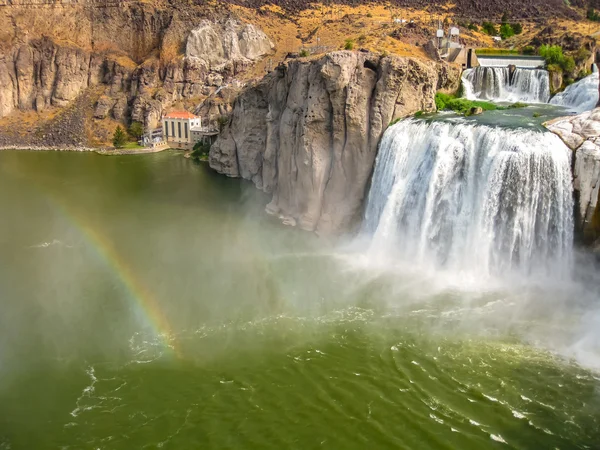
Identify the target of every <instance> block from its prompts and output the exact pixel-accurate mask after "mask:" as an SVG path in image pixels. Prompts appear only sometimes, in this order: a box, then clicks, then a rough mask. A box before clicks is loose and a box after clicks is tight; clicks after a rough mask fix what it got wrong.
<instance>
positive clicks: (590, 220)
mask: <svg viewBox="0 0 600 450" xmlns="http://www.w3.org/2000/svg"><path fill="white" fill-rule="evenodd" d="M546 126H547V128H548V129H549V130H550V131H552V132H553V133H555V134H557V135H558V136H560V138H561V139H562V140H563V141H564V142H565V144H567V146H568V147H569V148H570V149H571V150H573V152H574V160H573V181H574V189H575V197H576V200H577V210H576V211H575V213H576V214H575V215H576V221H577V224H578V230H577V231H579V233H580V235H581V237H582V239H583V241H584V242H585V243H586V244H592V243H594V242H595V241H597V242H598V243H599V244H600V196H599V192H600V108H596V109H595V110H593V111H588V112H584V113H582V114H579V115H577V116H572V117H564V118H559V119H554V120H552V121H550V122H548V123H547V124H546Z"/></svg>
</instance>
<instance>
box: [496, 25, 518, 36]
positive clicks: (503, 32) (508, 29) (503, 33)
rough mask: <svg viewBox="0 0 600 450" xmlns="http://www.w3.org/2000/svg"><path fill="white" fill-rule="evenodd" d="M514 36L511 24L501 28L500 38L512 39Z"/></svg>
mask: <svg viewBox="0 0 600 450" xmlns="http://www.w3.org/2000/svg"><path fill="white" fill-rule="evenodd" d="M514 35H515V32H514V31H513V29H512V27H511V26H510V25H509V24H507V23H504V24H502V25H501V26H500V36H501V37H502V39H508V38H509V37H512V36H514Z"/></svg>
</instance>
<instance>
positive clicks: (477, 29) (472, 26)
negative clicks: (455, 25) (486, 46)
mask: <svg viewBox="0 0 600 450" xmlns="http://www.w3.org/2000/svg"><path fill="white" fill-rule="evenodd" d="M467 28H468V29H469V30H471V31H479V27H478V26H477V25H475V24H474V23H473V22H471V23H470V24H469V26H468V27H467Z"/></svg>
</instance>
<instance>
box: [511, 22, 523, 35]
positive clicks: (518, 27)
mask: <svg viewBox="0 0 600 450" xmlns="http://www.w3.org/2000/svg"><path fill="white" fill-rule="evenodd" d="M511 27H512V29H513V31H514V32H515V34H521V33H522V32H523V25H521V24H520V23H513V24H512V25H511Z"/></svg>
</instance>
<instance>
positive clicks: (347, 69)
mask: <svg viewBox="0 0 600 450" xmlns="http://www.w3.org/2000/svg"><path fill="white" fill-rule="evenodd" d="M459 80H460V73H459V70H458V69H456V68H454V67H451V66H447V65H443V64H438V63H434V62H429V61H423V60H418V59H411V58H402V57H393V56H386V57H382V56H380V55H376V54H373V53H368V52H347V51H340V52H334V53H330V54H327V55H325V56H323V57H321V58H318V59H312V60H308V59H296V60H289V61H287V62H286V63H284V64H281V65H280V66H279V67H277V69H276V70H274V71H273V72H272V73H271V74H269V75H268V76H266V77H265V78H264V79H263V80H261V81H260V82H258V83H257V84H256V85H254V86H252V87H250V88H248V89H246V90H245V91H244V92H243V93H242V94H241V95H240V96H239V97H238V98H237V100H236V102H235V104H234V109H233V114H232V117H231V120H230V123H229V124H228V126H227V127H226V128H225V130H224V131H223V132H222V133H221V135H220V137H219V139H218V140H217V142H216V143H215V144H214V145H213V146H212V148H211V151H210V166H211V167H212V168H213V169H215V170H216V171H218V172H220V173H222V174H225V175H228V176H231V177H242V178H245V179H247V180H251V181H252V182H253V183H254V184H255V185H256V187H257V188H259V189H262V190H264V191H265V192H268V193H271V194H272V196H273V197H272V201H271V203H269V205H268V206H267V211H268V212H269V213H271V214H274V215H277V216H279V217H280V218H281V219H282V220H283V221H284V222H285V223H288V224H291V225H298V226H299V227H301V228H303V229H306V230H314V231H317V232H322V233H333V232H340V231H344V230H348V229H350V228H351V227H352V226H353V225H354V224H356V223H357V221H358V220H360V216H361V208H362V205H363V199H364V197H365V195H366V192H367V188H368V183H369V180H370V177H371V174H372V171H373V165H374V162H375V156H376V153H377V146H378V143H379V140H380V138H381V136H382V135H383V132H384V131H385V129H386V128H387V126H388V125H389V124H390V122H392V121H394V120H396V119H398V118H401V117H405V116H408V115H411V114H414V113H415V112H417V111H433V110H435V102H434V97H435V93H436V91H437V90H446V91H454V90H456V89H457V88H458V83H459Z"/></svg>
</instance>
